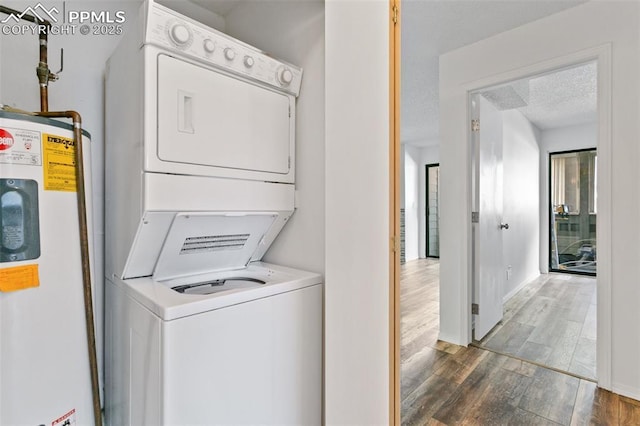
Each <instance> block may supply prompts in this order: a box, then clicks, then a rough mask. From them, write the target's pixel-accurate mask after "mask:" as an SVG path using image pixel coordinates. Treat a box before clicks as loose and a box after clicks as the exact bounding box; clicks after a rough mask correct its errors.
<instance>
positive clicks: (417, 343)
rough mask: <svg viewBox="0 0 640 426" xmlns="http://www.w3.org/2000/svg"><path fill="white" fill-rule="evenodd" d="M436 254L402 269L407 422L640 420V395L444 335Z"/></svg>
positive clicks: (404, 416)
mask: <svg viewBox="0 0 640 426" xmlns="http://www.w3.org/2000/svg"><path fill="white" fill-rule="evenodd" d="M438 268H439V264H438V261H437V260H434V259H426V260H425V259H421V260H417V261H411V262H408V263H407V264H406V265H403V269H402V273H401V290H400V305H401V335H402V337H401V393H402V424H403V425H442V424H445V425H454V424H470V425H529V424H531V425H557V424H562V425H588V424H595V425H640V402H638V401H635V400H632V399H629V398H625V397H622V396H619V395H616V394H613V393H611V392H608V391H604V390H601V389H598V388H597V387H596V385H595V384H594V383H593V382H590V381H586V380H581V379H578V378H575V377H572V376H569V375H566V374H562V373H558V372H555V371H552V370H549V369H546V368H542V367H537V366H535V365H533V364H530V363H527V362H524V361H520V360H516V359H514V358H511V357H507V356H503V355H498V354H496V353H493V352H490V351H487V350H484V349H481V348H476V347H468V348H465V347H461V346H455V345H450V344H445V343H443V342H439V341H438V340H437V339H438V315H439V302H438V297H439V296H438V293H439V289H438V272H439V269H438Z"/></svg>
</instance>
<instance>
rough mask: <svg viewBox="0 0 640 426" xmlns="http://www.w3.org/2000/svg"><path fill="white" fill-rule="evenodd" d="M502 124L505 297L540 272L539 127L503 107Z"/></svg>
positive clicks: (518, 113)
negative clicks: (506, 272)
mask: <svg viewBox="0 0 640 426" xmlns="http://www.w3.org/2000/svg"><path fill="white" fill-rule="evenodd" d="M502 125H503V130H502V135H503V144H502V162H503V164H504V166H503V178H504V185H503V191H504V196H503V205H504V211H503V222H505V223H508V224H509V229H508V230H505V231H504V232H503V240H502V241H503V245H502V248H503V253H504V264H505V268H507V269H510V274H507V279H506V280H505V282H504V283H505V287H504V296H505V300H506V299H509V298H510V297H511V296H513V295H515V294H516V293H517V292H518V290H519V289H520V288H522V287H523V286H524V285H526V284H527V283H528V282H529V281H530V280H532V279H533V278H535V277H537V276H538V275H539V274H540V266H539V265H540V217H539V212H540V199H539V198H538V194H539V192H540V191H539V190H540V178H539V174H540V170H539V162H538V158H539V157H540V154H539V148H538V141H539V140H540V131H539V130H538V128H536V127H535V126H534V125H532V124H531V123H530V122H529V120H527V119H526V118H525V117H524V116H523V115H522V114H521V113H520V112H518V111H517V110H510V111H503V112H502ZM509 275H510V277H509Z"/></svg>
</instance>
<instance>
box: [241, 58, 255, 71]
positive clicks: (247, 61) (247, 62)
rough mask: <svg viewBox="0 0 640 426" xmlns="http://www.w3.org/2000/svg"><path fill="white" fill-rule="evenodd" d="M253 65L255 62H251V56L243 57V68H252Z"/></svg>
mask: <svg viewBox="0 0 640 426" xmlns="http://www.w3.org/2000/svg"><path fill="white" fill-rule="evenodd" d="M254 63H255V61H254V60H253V58H252V57H251V56H245V57H244V66H245V67H247V68H251V67H253V64H254Z"/></svg>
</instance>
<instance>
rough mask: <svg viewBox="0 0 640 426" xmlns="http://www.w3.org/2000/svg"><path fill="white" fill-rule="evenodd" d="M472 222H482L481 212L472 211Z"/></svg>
mask: <svg viewBox="0 0 640 426" xmlns="http://www.w3.org/2000/svg"><path fill="white" fill-rule="evenodd" d="M471 223H480V212H471Z"/></svg>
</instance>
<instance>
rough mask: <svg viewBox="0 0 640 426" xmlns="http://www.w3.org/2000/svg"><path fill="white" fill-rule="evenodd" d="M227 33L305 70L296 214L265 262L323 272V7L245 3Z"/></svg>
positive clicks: (234, 12) (298, 119)
mask: <svg viewBox="0 0 640 426" xmlns="http://www.w3.org/2000/svg"><path fill="white" fill-rule="evenodd" d="M225 20H226V28H227V32H228V33H229V34H230V35H232V36H234V37H236V38H238V39H241V40H243V41H245V42H247V43H249V44H252V45H254V46H256V47H258V48H260V49H262V50H264V51H266V52H269V53H271V54H273V55H274V56H276V57H278V58H280V59H283V60H285V61H287V62H290V63H292V64H295V65H297V66H300V67H302V68H303V70H304V74H303V77H302V87H301V90H300V96H299V98H298V100H297V107H296V206H297V208H296V212H295V214H294V215H293V216H292V218H291V219H290V220H289V223H288V224H287V226H286V227H285V228H284V229H283V231H282V232H281V234H280V235H279V236H278V238H277V240H276V241H275V243H274V244H273V246H272V247H271V248H270V249H269V251H268V252H267V255H266V256H265V260H266V261H268V262H273V263H281V264H284V265H288V266H292V267H297V268H301V269H306V270H311V271H314V272H319V273H324V252H325V246H324V239H325V214H324V210H325V200H324V185H325V183H324V179H325V174H324V168H325V164H324V156H325V153H324V151H325V137H324V110H325V108H324V87H325V86H324V85H325V83H324V80H325V76H324V3H323V2H322V1H304V2H275V1H264V2H243V3H241V4H239V5H238V6H236V7H235V8H234V9H233V10H232V11H231V12H230V13H229V14H228V15H227V16H226V17H225Z"/></svg>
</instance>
